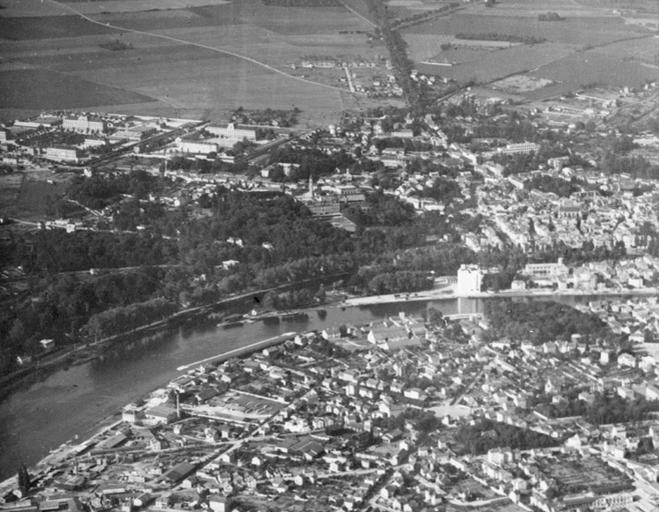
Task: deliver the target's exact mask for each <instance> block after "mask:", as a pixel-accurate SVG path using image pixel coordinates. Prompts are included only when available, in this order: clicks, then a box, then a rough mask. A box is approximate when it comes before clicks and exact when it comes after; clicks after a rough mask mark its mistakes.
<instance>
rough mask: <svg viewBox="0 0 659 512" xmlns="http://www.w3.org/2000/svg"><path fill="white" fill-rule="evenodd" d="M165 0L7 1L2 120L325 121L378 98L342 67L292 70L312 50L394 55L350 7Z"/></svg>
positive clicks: (0, 51) (0, 31) (1, 21)
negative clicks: (58, 114) (251, 113)
mask: <svg viewBox="0 0 659 512" xmlns="http://www.w3.org/2000/svg"><path fill="white" fill-rule="evenodd" d="M154 2H155V0H112V1H111V2H89V1H87V2H85V1H76V2H72V1H69V2H66V3H65V5H64V6H62V4H63V3H60V4H58V3H57V2H51V1H49V0H44V2H43V3H42V2H41V1H40V0H37V1H35V0H26V1H25V2H23V1H20V2H18V1H17V0H0V6H2V7H4V9H2V11H1V12H2V17H0V55H2V58H1V59H0V90H2V91H3V95H2V97H1V99H0V119H5V120H6V119H10V118H12V117H14V116H16V115H17V112H21V110H23V111H24V112H25V114H26V115H29V114H32V113H33V112H34V111H35V110H39V109H47V108H61V109H64V108H67V109H76V108H79V109H86V110H98V111H116V112H125V113H144V114H149V115H167V116H177V117H179V116H180V117H188V118H199V117H204V118H207V117H208V118H211V119H218V120H223V119H226V116H227V114H228V113H230V112H231V111H233V110H234V109H235V108H237V107H238V106H243V107H245V108H257V109H258V108H265V107H272V108H290V107H291V106H292V105H295V106H297V107H298V108H300V109H301V110H302V114H301V115H300V120H301V123H302V124H303V125H309V126H316V125H318V124H326V123H328V122H334V121H335V120H336V119H337V118H338V116H339V115H340V112H341V111H342V110H343V109H344V108H354V107H355V106H356V105H359V104H361V103H369V101H368V99H367V98H359V97H355V95H352V94H350V93H349V92H348V87H347V85H346V84H345V83H340V82H339V77H340V76H343V71H342V70H339V71H340V73H338V72H337V73H335V74H336V76H331V77H327V79H325V78H324V77H323V75H322V74H321V75H319V76H317V77H316V76H311V75H310V74H306V73H305V74H304V76H302V75H301V74H300V73H299V72H298V73H294V72H293V71H292V66H293V65H294V64H295V63H296V62H297V61H299V60H300V59H301V58H302V57H304V56H305V55H309V54H314V55H327V56H328V57H331V56H337V55H341V56H348V57H350V56H354V57H355V59H359V58H362V59H369V60H375V59H378V58H381V57H382V55H383V54H386V51H385V49H384V48H383V47H377V46H376V47H373V46H370V45H368V44H367V37H366V33H367V32H368V31H370V30H372V27H371V26H370V25H369V24H368V23H367V22H366V21H365V20H363V19H361V18H360V17H358V16H356V15H355V14H354V13H352V12H350V11H348V10H347V9H345V8H344V7H342V6H340V5H338V4H337V5H336V6H329V7H308V8H304V7H278V6H269V5H265V4H263V3H262V2H261V0H240V1H236V0H233V1H227V0H221V1H220V0H203V1H202V0H162V1H161V0H158V1H157V2H156V4H157V8H156V7H154ZM106 5H112V8H101V6H106ZM40 6H43V13H44V15H41V16H36V15H35V14H36V13H39V12H41V11H40V10H39V8H40ZM119 6H124V8H119ZM184 6H185V7H184ZM69 8H73V9H77V10H80V11H81V12H84V13H90V14H89V16H91V18H92V20H93V21H94V22H91V21H89V20H86V19H84V18H82V17H80V16H75V15H73V13H72V12H71V11H70V10H69ZM154 9H155V10H154ZM293 75H298V76H293Z"/></svg>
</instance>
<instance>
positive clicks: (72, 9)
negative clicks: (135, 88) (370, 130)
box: [42, 0, 372, 94]
mask: <svg viewBox="0 0 659 512" xmlns="http://www.w3.org/2000/svg"><path fill="white" fill-rule="evenodd" d="M42 1H43V0H42ZM46 1H47V2H49V3H50V4H53V5H55V6H57V7H59V8H61V9H63V10H66V11H69V12H71V13H73V14H75V15H77V16H80V17H81V18H82V19H84V20H86V21H88V22H89V23H93V24H95V25H100V26H102V27H106V28H113V29H115V30H120V31H122V32H131V33H133V34H140V35H145V36H150V37H155V38H158V39H165V40H167V41H173V42H175V43H180V44H184V45H188V46H196V47H198V48H204V49H205V50H210V51H213V52H216V53H221V54H223V55H230V56H231V57H236V58H237V59H242V60H244V61H247V62H251V63H252V64H255V65H257V66H260V67H262V68H265V69H267V70H269V71H272V72H273V73H277V74H279V75H282V76H285V77H287V78H290V79H291V80H297V81H298V82H302V83H305V84H307V85H314V86H316V87H323V88H325V89H332V90H334V91H339V92H348V91H346V90H345V89H344V88H342V87H336V86H334V85H329V84H323V83H320V82H314V81H313V80H308V79H306V78H302V77H299V76H295V75H291V74H289V73H286V72H285V71H282V70H281V69H277V68H275V67H274V66H271V65H269V64H266V63H265V62H261V61H259V60H256V59H253V58H252V57H248V56H246V55H242V54H240V53H237V52H234V51H231V50H225V49H223V48H218V47H216V46H209V45H206V44H203V43H195V42H194V41H188V40H186V39H180V38H178V37H173V36H168V35H165V34H158V33H155V32H147V31H145V30H136V29H132V28H127V27H121V26H119V25H114V24H112V23H106V22H102V21H98V20H96V19H94V18H92V17H91V16H89V15H87V14H85V13H83V12H82V11H79V10H78V9H76V8H75V7H73V6H71V5H68V4H64V3H62V2H58V1H57V0H46ZM344 7H345V8H346V9H347V10H349V11H351V12H352V13H354V14H357V15H358V16H359V17H360V18H362V19H366V18H364V17H363V16H361V15H359V14H358V13H355V11H353V10H352V9H350V8H349V7H347V6H344ZM367 21H368V20H367ZM369 23H371V22H369ZM371 24H372V23H371ZM353 94H359V93H353Z"/></svg>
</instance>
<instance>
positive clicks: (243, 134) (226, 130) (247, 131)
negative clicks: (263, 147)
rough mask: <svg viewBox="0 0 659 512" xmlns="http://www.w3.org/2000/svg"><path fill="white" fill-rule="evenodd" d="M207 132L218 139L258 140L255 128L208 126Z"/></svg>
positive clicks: (231, 125)
mask: <svg viewBox="0 0 659 512" xmlns="http://www.w3.org/2000/svg"><path fill="white" fill-rule="evenodd" d="M205 130H206V131H207V132H208V133H211V134H213V135H215V136H216V137H221V138H224V139H232V140H236V141H238V140H243V139H247V140H256V130H255V129H254V128H248V127H246V126H240V125H237V124H235V123H229V124H226V125H216V126H207V127H206V128H205Z"/></svg>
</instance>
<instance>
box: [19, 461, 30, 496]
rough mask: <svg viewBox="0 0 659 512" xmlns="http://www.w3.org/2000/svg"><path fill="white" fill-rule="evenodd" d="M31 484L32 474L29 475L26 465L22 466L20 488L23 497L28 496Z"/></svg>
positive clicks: (20, 469)
mask: <svg viewBox="0 0 659 512" xmlns="http://www.w3.org/2000/svg"><path fill="white" fill-rule="evenodd" d="M31 483H32V482H31V480H30V474H29V473H28V471H27V468H26V467H25V464H21V467H20V468H18V488H19V489H20V490H21V492H22V493H23V496H25V495H27V493H28V491H29V490H30V485H31Z"/></svg>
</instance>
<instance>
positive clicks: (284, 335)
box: [176, 332, 297, 372]
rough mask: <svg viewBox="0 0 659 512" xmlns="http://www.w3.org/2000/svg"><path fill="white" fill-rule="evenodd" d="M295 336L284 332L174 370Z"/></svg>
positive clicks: (185, 368) (223, 357)
mask: <svg viewBox="0 0 659 512" xmlns="http://www.w3.org/2000/svg"><path fill="white" fill-rule="evenodd" d="M296 334H297V333H295V332H285V333H283V334H278V335H277V336H273V337H271V338H267V339H265V340H261V341H255V342H254V343H250V344H249V345H245V346H244V347H239V348H234V349H233V350H229V351H227V352H222V353H221V354H216V355H214V356H211V357H207V358H205V359H200V360H199V361H195V362H194V363H190V364H185V365H183V366H179V367H178V368H176V371H178V372H182V371H185V370H189V369H190V368H194V367H195V366H199V365H202V364H205V363H210V362H211V361H215V360H216V359H220V358H222V359H225V358H230V357H232V356H234V355H237V354H242V353H244V352H249V351H250V350H256V349H258V348H261V347H262V348H265V347H267V346H269V344H270V342H272V341H273V340H276V339H277V338H282V340H284V339H285V338H292V337H293V336H295V335H296Z"/></svg>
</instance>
